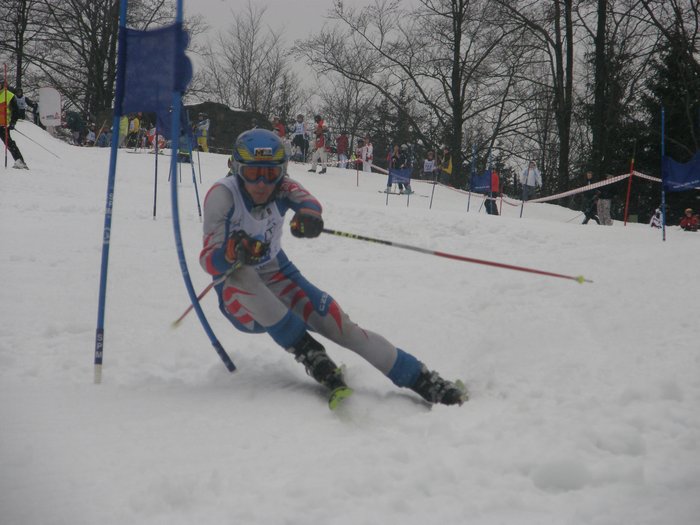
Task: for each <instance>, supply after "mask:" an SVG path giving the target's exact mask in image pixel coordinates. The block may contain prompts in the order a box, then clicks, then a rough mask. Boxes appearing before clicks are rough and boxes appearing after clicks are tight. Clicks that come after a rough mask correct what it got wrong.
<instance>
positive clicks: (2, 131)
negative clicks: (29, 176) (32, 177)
mask: <svg viewBox="0 0 700 525" xmlns="http://www.w3.org/2000/svg"><path fill="white" fill-rule="evenodd" d="M18 114H19V108H18V107H17V101H16V100H15V95H14V93H12V91H10V90H9V89H6V88H4V87H2V88H0V137H1V139H2V142H3V144H4V143H5V139H7V143H6V145H7V149H8V150H10V153H11V154H12V158H14V159H15V163H14V165H13V166H12V167H13V168H17V169H25V170H27V169H29V168H28V167H27V163H26V162H24V157H22V152H21V151H20V150H19V148H18V147H17V143H16V142H15V141H14V140H12V135H11V134H10V131H12V130H13V129H15V124H16V123H17V116H18Z"/></svg>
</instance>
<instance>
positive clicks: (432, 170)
mask: <svg viewBox="0 0 700 525" xmlns="http://www.w3.org/2000/svg"><path fill="white" fill-rule="evenodd" d="M437 169H438V166H437V161H436V160H435V152H434V151H433V150H428V153H426V155H425V159H424V160H423V178H424V179H428V180H435V178H436V174H437Z"/></svg>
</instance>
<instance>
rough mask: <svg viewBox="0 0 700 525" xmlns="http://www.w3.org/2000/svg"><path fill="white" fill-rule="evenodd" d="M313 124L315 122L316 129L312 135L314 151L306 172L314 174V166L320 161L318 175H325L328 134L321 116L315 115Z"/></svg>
mask: <svg viewBox="0 0 700 525" xmlns="http://www.w3.org/2000/svg"><path fill="white" fill-rule="evenodd" d="M314 122H316V127H315V128H314V135H315V136H316V149H315V150H314V153H313V155H311V169H310V170H307V171H312V172H314V173H316V166H317V164H318V161H319V160H320V161H321V171H319V173H326V163H327V162H328V154H327V153H326V146H327V144H326V135H327V133H328V128H327V127H326V123H325V122H324V121H323V118H322V117H321V115H316V116H315V117H314Z"/></svg>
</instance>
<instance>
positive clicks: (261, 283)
mask: <svg viewBox="0 0 700 525" xmlns="http://www.w3.org/2000/svg"><path fill="white" fill-rule="evenodd" d="M230 165H231V170H230V172H229V176H227V177H225V178H223V179H220V180H219V181H217V182H216V183H215V184H214V186H213V187H212V188H211V189H210V190H209V192H208V194H207V196H206V198H205V201H204V239H203V245H204V246H203V249H202V251H201V253H200V264H201V266H202V268H203V269H204V270H205V271H206V272H207V273H209V274H211V275H212V276H213V278H214V279H220V278H221V277H222V276H224V275H225V276H226V277H225V279H223V280H222V281H220V282H219V283H218V284H216V285H215V289H216V291H217V293H218V296H219V308H220V310H221V312H222V313H223V314H224V315H225V316H226V317H227V318H228V320H229V321H230V322H231V323H232V324H233V325H234V326H235V327H236V328H237V329H239V330H241V331H244V332H248V333H263V332H267V333H268V334H269V335H270V337H272V339H273V340H274V341H275V342H276V343H277V344H278V345H280V346H281V347H282V348H284V349H285V350H286V351H288V352H290V353H292V354H293V355H294V357H295V358H296V360H297V361H299V362H301V363H302V364H304V366H305V367H306V371H307V373H309V375H311V376H312V377H313V378H314V379H316V380H317V381H318V382H319V383H321V384H323V385H325V386H326V387H328V388H329V389H330V390H332V391H334V390H335V389H337V388H346V389H347V386H346V385H345V382H344V379H343V377H342V374H341V371H340V370H339V369H338V367H337V366H336V365H335V363H333V361H332V360H331V359H330V357H329V356H328V355H327V353H326V352H325V349H324V347H323V346H322V345H321V344H320V343H319V342H318V341H316V340H315V339H314V338H312V337H311V335H309V331H314V332H316V333H318V334H320V335H322V336H324V337H326V338H328V339H330V340H331V341H333V342H334V343H336V344H338V345H340V346H343V347H345V348H348V349H350V350H352V351H354V352H356V353H357V354H359V355H360V356H362V357H363V358H364V359H366V360H367V361H369V363H370V364H372V365H373V366H374V367H375V368H377V369H378V370H379V371H380V372H382V373H383V374H385V375H386V376H387V377H388V378H389V379H390V380H391V381H393V382H394V383H395V384H396V385H398V386H400V387H408V388H411V389H413V390H414V391H416V392H418V393H419V394H420V395H421V396H422V397H423V398H424V399H426V400H427V401H429V402H431V403H443V404H448V405H451V404H462V402H463V401H464V400H465V399H466V393H465V392H463V391H462V390H461V389H460V388H459V387H458V386H456V385H455V384H453V383H452V382H449V381H445V380H444V379H442V378H441V377H440V376H439V375H438V374H437V373H435V372H431V371H429V370H428V369H427V368H426V367H425V365H423V363H421V362H420V361H419V360H418V359H416V358H415V357H414V356H412V355H411V354H409V353H407V352H405V351H403V350H401V349H399V348H396V347H395V346H394V345H393V344H391V343H390V342H389V341H387V340H386V339H385V338H384V337H382V336H381V335H379V334H376V333H374V332H371V331H369V330H365V329H363V328H361V327H360V326H358V325H357V324H355V323H354V322H352V321H351V320H350V318H349V317H348V316H347V314H346V313H345V312H344V311H343V310H342V308H341V307H340V305H338V303H337V302H336V301H335V300H334V299H333V298H332V297H331V296H330V295H328V294H327V293H326V292H324V291H322V290H319V289H318V288H317V287H316V286H314V285H313V284H311V283H310V282H309V281H308V280H307V279H306V278H304V276H303V275H302V274H301V272H300V271H299V270H298V269H297V267H296V266H295V265H294V264H293V263H292V262H291V261H290V260H289V258H288V257H287V255H286V254H285V252H284V250H283V249H282V245H281V238H282V229H283V226H284V215H285V213H286V212H287V211H288V210H292V211H293V212H294V217H293V219H292V221H291V225H290V226H291V232H292V235H294V236H295V237H306V238H314V237H318V236H319V235H320V234H321V233H322V230H323V219H322V216H321V213H322V209H321V205H320V203H319V202H318V201H317V200H316V199H315V198H314V197H313V196H312V195H311V194H310V193H309V192H308V191H306V189H304V187H303V186H302V185H301V184H299V183H298V182H296V181H295V180H292V179H291V178H289V177H288V176H287V173H286V172H287V155H286V153H285V149H284V145H283V143H282V141H281V140H280V138H279V137H278V136H277V135H276V134H274V133H272V132H271V131H268V130H265V129H253V130H249V131H246V132H244V133H242V134H241V135H239V137H238V138H237V140H236V142H235V145H234V150H233V156H232V159H231V161H230ZM348 390H349V389H348ZM350 392H352V391H350Z"/></svg>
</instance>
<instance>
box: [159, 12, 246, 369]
mask: <svg viewBox="0 0 700 525" xmlns="http://www.w3.org/2000/svg"><path fill="white" fill-rule="evenodd" d="M176 21H177V24H178V26H181V25H182V0H178V2H177V18H176ZM177 38H178V39H182V38H183V35H182V31H178V33H177ZM178 48H179V46H178ZM181 97H182V95H181V93H180V92H179V91H177V90H175V91H174V92H173V114H172V129H173V140H172V157H171V160H170V174H171V175H170V189H171V192H170V196H171V203H172V208H173V231H174V234H175V247H176V249H177V258H178V261H179V262H180V270H181V271H182V278H183V279H184V281H185V287H186V288H187V293H188V294H189V296H190V301H191V302H192V306H193V307H194V310H195V312H196V313H197V317H198V318H199V321H200V323H201V324H202V328H204V331H205V332H206V334H207V336H208V337H209V340H210V341H211V344H212V346H213V347H214V350H216V353H217V354H219V357H220V358H221V360H222V361H223V362H224V365H226V368H227V369H228V371H229V372H233V371H235V370H236V365H234V364H233V361H232V360H231V358H230V357H229V355H228V354H227V353H226V350H224V347H223V346H221V343H220V342H219V340H218V339H217V338H216V335H215V334H214V331H213V330H212V329H211V326H210V325H209V321H207V318H206V316H205V315H204V312H203V311H202V306H201V305H200V304H199V300H198V299H197V293H196V292H195V290H194V286H193V285H192V280H191V279H190V274H189V270H188V269H187V260H186V259H185V250H184V247H183V244H182V234H181V231H180V211H179V206H178V200H177V165H178V162H177V151H178V148H179V145H180V144H179V143H180V111H181ZM190 160H191V159H190Z"/></svg>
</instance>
